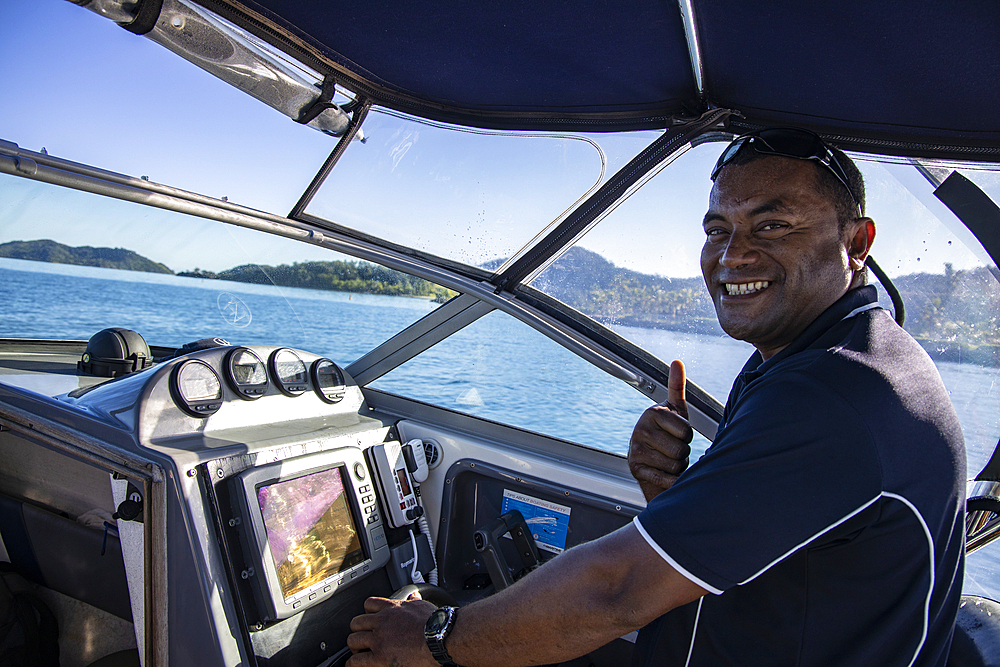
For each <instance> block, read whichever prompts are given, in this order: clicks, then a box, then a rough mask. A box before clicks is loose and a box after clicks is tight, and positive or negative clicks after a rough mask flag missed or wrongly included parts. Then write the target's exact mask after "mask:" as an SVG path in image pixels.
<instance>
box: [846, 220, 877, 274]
mask: <svg viewBox="0 0 1000 667" xmlns="http://www.w3.org/2000/svg"><path fill="white" fill-rule="evenodd" d="M849 234H850V236H849V237H848V238H847V239H845V241H846V243H847V255H848V257H850V264H851V270H852V271H861V270H862V269H864V268H865V260H866V259H868V252H869V251H870V250H871V249H872V243H873V242H874V241H875V221H874V220H872V219H871V218H860V219H858V220H855V221H854V224H853V231H852V232H849Z"/></svg>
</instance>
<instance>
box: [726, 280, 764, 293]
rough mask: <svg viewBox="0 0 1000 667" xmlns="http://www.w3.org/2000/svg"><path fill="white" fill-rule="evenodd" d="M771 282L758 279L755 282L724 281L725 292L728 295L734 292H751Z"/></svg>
mask: <svg viewBox="0 0 1000 667" xmlns="http://www.w3.org/2000/svg"><path fill="white" fill-rule="evenodd" d="M770 284H771V283H769V282H767V281H766V280H758V281H757V282H755V283H740V284H735V283H725V285H726V292H727V293H728V294H730V295H735V294H753V293H754V292H759V291H761V290H762V289H764V288H765V287H767V286H768V285H770Z"/></svg>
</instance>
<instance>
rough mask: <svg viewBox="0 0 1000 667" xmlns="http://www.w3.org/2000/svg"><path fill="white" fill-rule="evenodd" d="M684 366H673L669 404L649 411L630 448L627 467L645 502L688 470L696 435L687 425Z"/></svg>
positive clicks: (635, 433)
mask: <svg viewBox="0 0 1000 667" xmlns="http://www.w3.org/2000/svg"><path fill="white" fill-rule="evenodd" d="M684 382H685V378H684V364H682V363H681V362H680V361H674V362H673V363H672V364H670V379H669V381H668V383H667V402H666V403H662V404H660V405H654V406H653V407H651V408H649V409H647V410H646V411H645V412H643V413H642V416H641V417H639V421H638V422H636V425H635V429H633V431H632V439H631V440H630V441H629V445H628V467H629V471H630V472H631V473H632V476H633V477H635V478H636V480H638V482H639V488H641V489H642V494H643V495H644V496H646V502H649V501H650V500H652V499H653V498H655V497H656V496H657V495H659V493H660V492H661V491H666V490H667V489H669V488H670V487H671V486H672V485H673V483H674V482H675V481H677V477H678V476H679V475H680V474H681V473H682V472H684V470H685V469H686V468H687V466H688V456H689V455H690V454H691V447H690V445H691V438H692V437H694V431H692V430H691V425H690V424H689V423H688V411H687V399H686V397H685V393H684Z"/></svg>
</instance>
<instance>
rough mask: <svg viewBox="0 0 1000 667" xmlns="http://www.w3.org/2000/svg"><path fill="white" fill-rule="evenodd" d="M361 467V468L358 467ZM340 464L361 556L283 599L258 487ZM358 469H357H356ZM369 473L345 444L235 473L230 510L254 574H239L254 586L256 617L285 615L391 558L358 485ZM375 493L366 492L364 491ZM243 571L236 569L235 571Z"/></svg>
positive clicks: (365, 484)
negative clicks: (237, 519)
mask: <svg viewBox="0 0 1000 667" xmlns="http://www.w3.org/2000/svg"><path fill="white" fill-rule="evenodd" d="M358 466H360V468H359V467H358ZM333 468H341V469H342V470H341V473H340V476H341V480H342V481H343V486H344V493H345V494H346V495H347V498H346V500H347V506H348V510H349V512H350V515H351V519H352V521H353V522H354V525H355V528H356V529H357V535H358V538H359V541H360V543H361V550H362V553H363V558H362V560H361V561H360V562H358V563H356V564H355V565H353V566H351V567H348V568H346V569H344V570H342V571H340V572H336V573H332V574H331V575H329V576H328V577H326V578H325V579H323V580H322V581H320V582H317V583H315V584H313V585H310V586H308V587H306V588H304V589H302V590H301V591H299V592H297V593H295V594H294V595H292V596H291V597H289V598H287V599H286V598H285V595H284V592H283V591H282V588H281V584H280V580H279V578H278V572H277V567H276V564H275V561H274V557H273V555H272V553H271V547H270V544H269V542H268V539H267V529H266V526H265V525H264V517H263V513H262V511H261V509H260V505H259V503H258V500H257V489H258V488H260V487H263V486H267V485H269V484H274V483H279V482H284V481H290V480H294V479H297V478H301V477H304V476H306V475H310V474H313V473H319V472H324V471H327V470H330V469H333ZM359 473H360V474H359ZM371 483H372V478H371V472H370V471H369V469H368V466H367V464H366V463H365V461H364V457H363V456H362V453H361V450H360V449H355V448H344V449H336V450H330V451H326V452H318V453H315V454H309V455H306V456H302V457H297V458H294V459H286V460H284V461H276V462H273V463H268V464H265V465H262V466H257V467H254V468H249V469H247V470H244V471H243V472H241V473H240V474H239V475H237V476H236V477H235V478H234V482H233V489H234V491H235V494H234V497H233V505H234V509H235V510H236V511H237V512H238V513H239V514H240V515H241V516H242V519H243V521H242V524H243V526H244V529H243V530H241V531H240V533H241V544H242V547H243V551H244V560H245V561H246V563H247V564H252V567H253V568H254V571H253V572H252V575H248V576H246V577H243V578H244V579H246V581H247V583H248V584H249V585H250V587H251V588H252V589H253V592H254V599H255V601H256V604H257V608H258V612H259V615H260V620H262V621H272V620H280V619H283V618H288V617H289V616H293V615H295V614H298V613H299V612H301V611H304V610H306V609H308V608H310V607H312V606H315V605H316V604H319V603H320V602H322V601H323V600H325V599H327V598H329V597H330V596H331V595H333V594H334V593H336V592H337V590H339V589H341V588H343V587H344V586H347V585H350V584H353V583H354V582H356V581H359V580H360V579H362V578H364V577H365V576H367V575H368V574H369V573H370V572H373V571H375V570H377V569H378V568H380V567H382V566H383V565H385V563H386V562H388V560H389V550H388V547H386V546H385V544H386V541H385V534H384V530H383V528H382V522H381V519H378V520H377V521H374V522H371V521H369V520H368V519H367V517H370V516H371V514H381V512H380V511H377V510H376V511H372V510H369V511H368V512H365V511H363V508H364V509H368V508H367V507H365V506H366V505H371V504H373V503H374V502H375V501H374V500H372V501H370V502H369V503H362V502H361V500H360V499H361V498H362V494H361V492H360V490H361V488H362V487H369V488H370V487H371ZM369 495H374V494H365V496H366V497H367V496H369ZM243 572H246V570H242V571H240V570H239V568H237V576H242V573H243Z"/></svg>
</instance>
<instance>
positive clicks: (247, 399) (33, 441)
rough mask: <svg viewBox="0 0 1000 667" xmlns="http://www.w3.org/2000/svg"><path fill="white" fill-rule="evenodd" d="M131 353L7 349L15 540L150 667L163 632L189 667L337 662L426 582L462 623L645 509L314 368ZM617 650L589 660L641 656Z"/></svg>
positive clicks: (162, 351) (40, 571)
mask: <svg viewBox="0 0 1000 667" xmlns="http://www.w3.org/2000/svg"><path fill="white" fill-rule="evenodd" d="M118 331H124V330H118ZM132 333H134V332H131V333H130V334H129V335H130V336H131V335H132ZM102 334H106V332H102ZM115 335H118V336H121V335H123V334H120V333H118V334H115ZM109 336H110V334H106V335H105V338H108V337H109ZM126 338H128V337H127V336H126ZM140 340H141V339H140ZM129 341H130V342H129V345H127V346H123V347H122V349H123V350H124V351H123V352H122V355H123V356H125V357H128V356H129V354H132V353H133V352H134V351H135V350H136V349H138V350H139V353H138V356H137V357H136V358H139V357H145V356H148V357H149V360H148V361H143V362H142V363H133V364H131V366H130V365H129V364H128V363H125V362H124V361H123V360H114V359H109V358H108V356H107V355H108V354H109V353H108V352H107V351H106V350H104V351H100V350H98V348H97V347H96V346H94V345H93V344H92V345H91V346H90V347H87V346H85V345H84V344H83V343H81V342H68V341H62V342H45V343H42V342H40V341H36V342H34V343H33V344H32V343H30V342H26V341H19V342H14V341H2V342H0V400H2V401H3V403H4V404H5V406H6V408H5V409H6V410H7V411H8V413H9V414H10V416H12V417H14V418H13V419H5V420H3V421H0V426H2V428H0V456H2V457H3V459H4V461H5V465H4V466H3V470H2V471H0V535H2V537H3V540H4V542H5V543H6V544H7V545H8V551H9V552H10V554H11V556H12V557H11V561H12V563H13V564H14V567H15V568H18V570H19V571H21V572H24V573H25V576H26V578H28V579H30V580H32V581H34V582H35V583H36V584H38V585H40V586H42V587H44V588H45V589H52V590H55V591H57V592H58V594H59V595H64V596H67V597H68V598H72V599H73V600H77V601H80V602H82V603H84V604H85V605H86V606H87V608H90V607H93V608H95V609H96V610H97V611H99V612H100V614H102V616H101V618H102V619H103V620H102V623H104V624H105V627H108V628H111V627H119V626H120V628H121V629H122V634H127V630H130V629H132V628H133V627H134V628H135V629H136V632H135V636H136V637H137V638H138V642H139V645H138V646H137V647H136V649H137V650H138V652H139V653H140V654H145V655H147V656H148V653H146V651H145V647H144V646H143V645H142V641H143V640H142V637H143V636H145V637H147V638H148V637H151V636H152V637H154V638H155V637H156V636H157V632H160V633H163V634H168V635H169V636H168V637H167V641H166V642H163V643H164V644H165V645H167V646H169V659H168V660H169V662H170V663H171V664H258V665H265V664H266V665H334V664H341V663H342V662H343V661H345V660H346V659H347V657H348V656H349V652H348V651H347V649H346V637H347V635H348V634H349V623H350V620H351V618H353V617H354V616H355V615H357V614H360V613H362V612H363V604H364V600H365V599H366V598H367V597H369V596H386V597H388V596H391V595H392V594H393V593H394V592H395V591H398V590H400V589H401V588H403V587H404V586H407V585H409V584H411V583H421V582H422V583H423V587H422V590H423V594H424V597H425V598H427V599H430V600H431V601H432V602H436V603H439V604H443V603H445V602H448V603H456V600H457V603H460V604H464V603H467V602H469V601H472V600H474V599H476V598H478V597H482V596H485V595H488V594H490V593H491V592H493V591H494V590H498V589H500V588H502V587H504V586H506V585H508V584H509V583H510V582H512V581H513V580H514V579H515V578H517V577H519V576H520V575H522V574H524V573H526V572H527V571H528V570H529V569H530V568H531V567H532V566H533V565H535V564H537V563H538V562H540V561H542V560H545V559H547V558H550V557H552V556H553V555H554V554H556V553H558V552H559V551H561V550H562V549H564V548H566V547H569V546H572V545H573V544H576V543H579V542H582V541H587V540H591V539H594V538H596V537H599V536H600V535H603V534H605V533H607V532H609V531H611V530H614V529H616V528H618V527H620V526H621V525H624V524H625V523H627V522H628V521H629V520H630V519H631V517H632V516H634V515H635V514H636V513H637V512H638V511H639V504H638V503H625V502H623V501H622V498H623V497H625V498H629V497H630V496H629V494H632V496H635V495H636V492H635V489H634V485H632V484H630V483H629V482H628V481H627V480H619V481H618V482H615V481H614V479H613V476H606V478H605V479H602V480H600V481H599V482H595V483H594V485H593V488H594V489H599V488H600V486H601V485H604V486H605V487H606V488H603V489H600V490H601V493H590V492H585V491H581V490H579V489H580V488H582V485H580V484H574V485H572V486H571V485H568V484H560V483H559V475H560V474H565V472H562V473H560V472H559V469H560V468H563V470H565V468H564V466H561V464H560V463H559V462H557V461H546V460H544V459H543V458H540V457H533V456H532V455H530V454H529V453H527V452H522V453H521V455H519V456H513V455H512V451H511V449H510V444H511V443H509V442H507V443H497V445H496V446H495V447H494V449H493V450H491V449H490V445H489V443H488V442H487V440H486V439H483V438H482V437H476V436H473V435H471V434H466V435H462V434H461V433H459V432H457V431H455V432H449V431H447V430H445V429H443V428H441V426H440V425H438V426H432V425H428V424H421V423H417V422H414V421H410V420H408V419H406V418H400V415H393V414H391V413H390V412H391V411H389V410H387V409H386V408H382V409H375V408H373V407H371V406H370V405H369V403H368V401H367V400H366V396H365V394H363V393H362V390H361V389H360V387H358V386H357V384H356V383H355V381H354V379H353V378H352V377H351V376H350V374H349V373H348V372H347V371H346V370H344V369H343V368H341V367H340V366H338V365H337V364H336V363H335V362H333V361H331V360H330V359H327V358H325V357H320V356H318V355H316V354H312V353H309V352H306V351H303V350H295V349H290V348H287V347H275V346H267V345H248V346H234V345H230V344H228V343H227V342H226V341H222V340H217V339H208V340H206V341H199V342H198V344H194V345H191V346H189V347H188V351H185V350H184V349H181V350H171V349H167V348H155V347H154V348H146V349H144V345H142V344H139V343H138V342H137V341H136V340H134V339H132V338H129ZM92 343H93V341H92ZM29 348H30V350H29ZM88 350H89V352H88ZM133 356H135V355H134V354H133ZM84 357H87V359H86V360H84ZM92 369H98V376H96V377H95V376H94V375H92V374H90V373H91V371H92ZM109 369H110V370H109ZM109 375H110V376H113V377H108V376H109ZM18 415H20V416H23V419H21V418H19V417H18ZM491 452H492V453H491ZM443 464H446V465H443ZM518 466H520V469H519V468H518ZM616 485H617V487H616ZM613 487H616V488H613ZM609 489H610V491H609ZM616 497H617V499H615V498H616ZM511 509H518V510H520V511H521V512H522V513H523V514H517V515H514V514H511V513H510V510H511ZM88 515H91V516H94V517H98V518H97V519H96V520H95V521H92V522H91V523H90V525H85V524H84V523H82V522H81V517H85V516H88ZM514 516H517V517H520V523H518V521H514V520H513V519H512V518H511V517H514ZM526 516H527V517H528V518H530V519H531V520H532V525H533V526H534V527H533V528H531V529H530V530H529V529H528V525H527V524H526V523H525V522H524V521H523V519H524V518H525V517H526ZM571 516H572V518H573V524H572V527H571V525H570V517H571ZM12 517H14V519H12ZM15 519H16V520H15ZM539 522H541V523H539ZM14 525H17V526H19V528H12V526H14ZM539 526H541V527H539ZM508 532H509V533H510V534H511V536H513V537H514V539H513V540H512V539H506V537H504V534H505V533H508ZM532 532H535V533H536V535H537V537H538V544H537V546H536V544H535V540H534V539H533V538H532V537H531V533H532ZM12 545H15V547H16V548H12ZM435 545H437V546H435ZM515 546H516V547H517V549H515ZM538 547H541V548H540V549H539V548H538ZM525 549H527V550H529V551H530V552H531V553H532V557H531V559H530V560H529V561H525V560H524V559H523V558H522V555H523V554H522V553H520V552H522V551H524V550H525ZM67 550H72V552H73V554H72V557H68V556H67V554H66V552H67ZM102 554H104V555H102ZM439 562H440V567H439ZM67 572H69V575H66V573H67ZM428 583H429V584H439V585H437V586H430V587H429V586H428ZM97 611H95V612H94V613H95V614H96V613H97ZM162 618H167V619H169V624H168V623H163V622H162V621H161V619H162ZM168 625H169V628H168ZM139 628H145V632H141V631H139ZM614 644H616V647H615V648H613V649H608V650H607V651H606V652H605V654H602V655H604V658H600V657H593V658H592V662H595V664H603V663H604V662H607V663H608V664H610V663H612V662H616V661H620V659H622V656H623V655H624V654H627V653H628V652H630V651H631V646H632V645H631V643H629V642H628V641H622V640H618V641H617V642H615V643H614ZM623 652H624V653H623Z"/></svg>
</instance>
